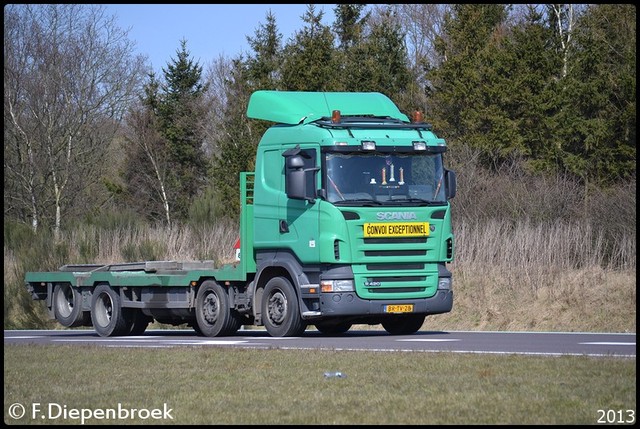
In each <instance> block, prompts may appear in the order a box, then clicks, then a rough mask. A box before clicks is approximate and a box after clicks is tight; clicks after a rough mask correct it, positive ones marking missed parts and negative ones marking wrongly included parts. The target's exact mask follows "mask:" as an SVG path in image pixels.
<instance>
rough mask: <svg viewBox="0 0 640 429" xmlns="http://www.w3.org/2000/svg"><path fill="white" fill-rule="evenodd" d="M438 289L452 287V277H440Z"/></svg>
mask: <svg viewBox="0 0 640 429" xmlns="http://www.w3.org/2000/svg"><path fill="white" fill-rule="evenodd" d="M438 289H444V290H449V289H451V277H440V278H439V279H438Z"/></svg>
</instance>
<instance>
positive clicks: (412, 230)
mask: <svg viewBox="0 0 640 429" xmlns="http://www.w3.org/2000/svg"><path fill="white" fill-rule="evenodd" d="M428 235H429V222H402V223H365V224H364V236H365V237H367V238H370V237H427V236H428Z"/></svg>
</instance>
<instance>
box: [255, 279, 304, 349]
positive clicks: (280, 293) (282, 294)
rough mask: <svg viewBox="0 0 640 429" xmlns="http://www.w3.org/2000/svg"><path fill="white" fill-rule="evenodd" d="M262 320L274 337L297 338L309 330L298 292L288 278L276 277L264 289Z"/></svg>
mask: <svg viewBox="0 0 640 429" xmlns="http://www.w3.org/2000/svg"><path fill="white" fill-rule="evenodd" d="M262 319H263V321H264V326H265V328H267V332H268V333H269V334H270V335H271V336H272V337H297V336H299V335H302V333H303V332H304V331H305V329H306V328H307V325H306V323H305V322H304V320H302V318H301V317H300V308H299V306H298V298H297V296H296V292H295V290H294V289H293V286H292V285H291V282H289V280H287V279H286V278H284V277H274V278H272V279H271V280H269V281H268V282H267V284H266V286H265V287H264V294H263V301H262Z"/></svg>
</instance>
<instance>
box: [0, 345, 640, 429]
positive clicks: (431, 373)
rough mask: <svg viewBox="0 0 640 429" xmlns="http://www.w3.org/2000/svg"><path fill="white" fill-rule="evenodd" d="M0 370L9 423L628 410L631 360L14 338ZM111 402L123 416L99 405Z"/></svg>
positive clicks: (492, 417)
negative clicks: (18, 409) (333, 374)
mask: <svg viewBox="0 0 640 429" xmlns="http://www.w3.org/2000/svg"><path fill="white" fill-rule="evenodd" d="M325 371H341V372H343V373H344V374H346V378H334V379H325V378H324V372H325ZM4 380H5V383H4V404H5V418H4V421H5V423H7V424H80V423H90V424H298V425H315V424H324V425H338V424H368V425H373V424H376V425H378V424H410V425H417V424H597V423H599V420H598V419H599V418H601V416H602V412H601V411H600V410H604V411H605V412H607V411H611V412H614V413H618V414H616V416H618V415H620V416H621V419H622V420H628V419H629V418H630V417H629V415H628V414H627V413H626V410H633V415H634V416H635V410H636V362H635V359H619V358H597V359H594V358H588V357H576V356H566V357H555V358H549V357H529V356H516V355H513V356H484V355H482V356H480V355H461V354H451V353H417V352H415V353H414V352H403V353H389V352H348V351H314V352H309V351H298V350H278V349H273V350H253V349H249V350H247V349H234V348H231V347H228V348H227V347H192V348H184V347H176V348H162V349H137V348H104V347H98V346H64V345H61V346H39V345H30V346H23V345H11V346H6V347H5V351H4ZM15 403H19V404H21V405H22V406H24V407H25V408H24V409H25V415H24V416H23V417H22V418H19V419H14V418H12V416H11V414H9V413H10V412H11V411H12V410H15V406H14V407H13V408H12V407H11V405H12V404H15ZM35 404H38V405H35ZM52 404H53V405H52ZM34 407H35V408H34ZM118 407H120V408H121V409H123V410H128V411H127V412H128V415H127V416H126V418H119V417H118V415H114V416H112V417H114V418H100V415H99V414H96V411H95V410H105V409H115V410H118ZM132 409H136V410H141V409H142V410H156V409H157V410H159V412H158V416H161V418H159V419H155V418H153V417H152V415H151V414H149V413H148V412H144V411H143V412H142V414H140V412H137V413H138V414H136V415H135V416H134V417H133V418H131V417H130V416H131V414H132V412H131V410H132ZM76 410H77V411H76ZM84 410H88V411H84ZM167 410H170V412H169V414H167V413H166V411H167ZM49 411H52V413H49ZM611 412H610V413H609V414H610V415H613V414H611ZM83 413H84V414H85V415H87V416H89V417H88V418H85V419H84V421H82V415H83ZM122 413H123V412H121V414H120V417H122V416H123V415H124V414H122ZM65 415H66V418H65ZM72 415H76V418H72V417H70V416H72ZM96 416H97V417H96ZM168 416H170V418H169V417H168ZM54 417H55V418H54ZM102 417H104V416H102ZM107 417H109V416H107Z"/></svg>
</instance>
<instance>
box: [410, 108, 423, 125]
mask: <svg viewBox="0 0 640 429" xmlns="http://www.w3.org/2000/svg"><path fill="white" fill-rule="evenodd" d="M412 122H413V123H414V124H415V123H418V122H424V115H423V114H422V112H421V111H419V110H416V111H415V112H413V121H412Z"/></svg>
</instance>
